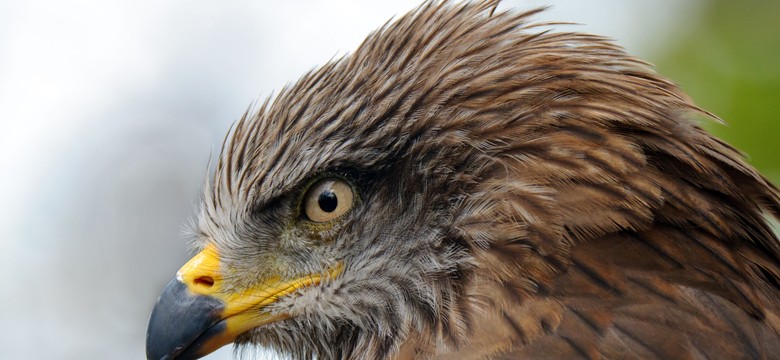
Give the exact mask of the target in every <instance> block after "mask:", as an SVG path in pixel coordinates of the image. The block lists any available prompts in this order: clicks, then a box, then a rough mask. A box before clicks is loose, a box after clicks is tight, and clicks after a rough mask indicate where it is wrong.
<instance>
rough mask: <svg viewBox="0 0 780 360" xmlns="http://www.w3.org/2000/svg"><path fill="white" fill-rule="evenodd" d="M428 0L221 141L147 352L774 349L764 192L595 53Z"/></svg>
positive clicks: (601, 52)
mask: <svg viewBox="0 0 780 360" xmlns="http://www.w3.org/2000/svg"><path fill="white" fill-rule="evenodd" d="M496 5H497V1H491V0H487V1H476V2H465V3H460V2H459V3H452V2H448V1H436V0H433V1H427V2H425V3H423V4H422V5H421V6H420V7H418V8H417V9H415V10H413V11H412V12H411V13H409V14H407V15H404V16H402V17H400V18H398V19H397V20H396V21H394V22H392V23H388V24H386V25H385V26H383V27H382V28H380V29H379V30H377V31H376V32H374V33H372V34H371V35H369V36H368V38H367V39H366V40H365V41H364V42H363V43H362V45H360V47H359V48H358V49H357V50H356V51H354V52H353V53H352V54H350V55H347V56H344V57H342V58H340V59H335V60H333V61H331V62H329V63H327V64H325V65H324V66H322V67H320V68H318V69H316V70H313V71H311V72H309V73H307V74H305V75H304V76H303V77H302V78H301V79H300V80H298V81H297V82H296V83H294V84H293V85H291V86H289V87H287V88H285V89H283V90H282V91H281V92H280V93H279V94H278V96H277V97H276V98H275V99H274V100H273V101H270V100H269V101H266V102H265V103H263V104H262V105H260V106H257V109H255V110H252V111H248V112H247V114H246V115H244V116H243V118H241V119H240V120H239V121H238V122H237V124H236V125H235V127H234V128H233V129H232V130H231V131H230V132H229V135H228V137H227V138H226V141H225V143H224V145H223V149H222V153H221V156H220V157H219V159H218V161H217V164H216V169H215V174H214V177H213V178H212V179H210V180H209V182H208V184H206V187H205V192H204V198H203V204H202V208H201V211H200V216H199V220H198V222H197V225H196V227H197V231H196V237H197V240H196V243H197V246H198V249H199V250H200V252H199V253H198V254H197V255H195V257H194V258H192V260H190V261H189V262H187V263H186V264H185V265H184V266H183V267H182V268H181V269H180V270H179V271H178V273H177V274H176V277H175V278H174V279H173V280H172V281H171V282H170V283H169V284H168V285H167V287H166V288H165V289H164V290H163V292H162V295H161V296H160V298H159V299H158V301H157V303H156V305H155V308H154V310H153V312H152V315H151V318H150V321H149V328H148V333H147V356H148V357H149V358H150V359H195V358H199V357H202V356H205V355H206V354H207V353H209V352H211V351H213V350H215V349H217V348H219V347H221V346H223V345H226V344H229V343H235V344H237V346H238V347H239V350H241V349H246V348H253V347H254V346H260V347H265V348H267V349H271V350H273V351H276V352H278V353H279V354H284V356H286V357H289V358H292V359H322V360H326V359H526V358H527V359H577V358H582V359H602V358H603V359H629V358H641V359H713V358H718V359H726V358H728V359H738V358H778V357H780V299H779V298H780V243H779V242H778V238H777V236H776V235H775V234H773V232H772V229H771V227H770V225H769V223H768V219H769V218H770V217H772V216H774V217H778V216H780V198H779V197H778V189H777V188H776V187H775V186H773V185H772V184H770V183H769V182H768V181H767V180H766V179H765V178H764V177H763V176H762V175H760V174H759V173H758V172H757V171H756V170H755V169H753V168H752V167H751V166H750V165H748V164H747V163H746V162H745V161H744V160H743V158H742V156H741V154H740V153H739V152H738V151H737V150H735V149H734V148H732V147H731V146H729V145H728V144H726V143H725V142H723V141H721V140H719V139H717V138H715V137H714V136H712V135H710V134H709V133H707V132H706V131H705V130H703V129H702V128H701V127H700V126H699V124H698V122H697V121H699V120H703V119H705V118H708V117H709V118H713V117H714V115H711V114H709V113H707V112H706V111H704V110H702V109H700V108H698V107H696V106H695V105H693V104H692V102H691V101H690V100H689V99H688V97H686V95H684V94H683V93H682V92H681V90H680V89H679V88H678V87H677V86H676V85H674V84H673V83H671V82H670V81H667V80H665V79H664V78H662V77H661V76H659V75H658V74H656V73H655V72H654V71H653V70H652V69H651V68H650V66H649V65H648V64H646V63H645V62H642V61H641V60H637V59H636V58H633V57H631V56H629V55H627V54H626V53H625V52H624V50H623V49H621V48H620V47H619V46H617V45H615V44H613V43H612V42H610V41H609V40H607V39H605V38H602V37H599V36H594V35H587V34H581V33H571V32H556V31H550V30H549V24H546V25H545V24H541V25H540V24H535V23H533V22H532V21H531V20H529V19H530V17H531V16H533V15H534V14H536V13H538V11H539V10H533V11H529V12H525V13H519V12H516V11H503V12H501V11H497V10H496Z"/></svg>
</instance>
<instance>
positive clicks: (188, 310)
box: [146, 245, 343, 360]
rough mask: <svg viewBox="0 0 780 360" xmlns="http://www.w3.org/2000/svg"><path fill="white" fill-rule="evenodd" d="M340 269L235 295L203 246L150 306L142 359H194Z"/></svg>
mask: <svg viewBox="0 0 780 360" xmlns="http://www.w3.org/2000/svg"><path fill="white" fill-rule="evenodd" d="M342 269H343V266H342V265H341V264H338V265H337V266H335V267H334V268H331V269H329V270H328V272H327V273H326V274H310V275H306V276H303V277H301V278H297V279H293V280H281V279H280V278H279V277H276V276H275V277H271V278H268V279H264V280H263V281H259V284H260V285H257V286H256V287H253V288H250V289H245V290H242V291H240V292H236V291H229V290H227V289H226V288H225V284H224V282H223V277H222V275H221V272H220V258H219V254H218V253H217V250H216V248H215V247H214V246H213V245H209V246H207V247H206V248H204V249H203V251H201V252H200V253H198V254H197V255H195V256H194V257H193V258H192V259H190V261H188V262H187V263H186V264H184V266H182V268H181V269H179V271H178V272H177V273H176V278H174V279H173V280H171V281H170V282H169V283H168V285H167V286H166V287H165V289H164V290H163V292H162V294H161V295H160V297H159V298H158V299H157V303H156V304H155V305H154V310H152V315H151V317H150V318H149V326H148V329H147V332H146V357H147V358H148V359H155V360H173V359H178V360H187V359H198V358H201V357H203V356H206V355H207V354H209V353H211V352H213V351H215V350H217V349H219V348H220V347H222V346H224V345H226V344H229V343H231V342H233V341H234V340H235V339H236V338H237V337H238V336H239V335H241V334H243V333H245V332H247V331H249V330H251V329H253V328H256V327H260V326H263V325H266V324H269V323H272V322H275V321H280V320H284V319H287V318H289V315H287V314H271V313H269V312H267V311H264V308H265V307H266V306H268V305H270V304H272V303H274V302H275V301H276V300H277V299H279V298H281V297H283V296H286V295H289V294H291V293H293V292H295V291H296V290H298V289H300V288H304V287H308V286H314V285H317V284H319V283H320V282H322V280H323V279H324V278H328V277H329V278H335V277H337V276H338V275H340V274H341V271H342Z"/></svg>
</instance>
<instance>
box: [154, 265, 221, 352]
mask: <svg viewBox="0 0 780 360" xmlns="http://www.w3.org/2000/svg"><path fill="white" fill-rule="evenodd" d="M223 309H224V304H223V303H222V302H221V301H220V300H218V299H216V298H212V297H209V296H203V295H197V294H193V293H192V292H190V291H188V290H187V286H186V285H185V284H184V283H182V282H181V281H178V280H177V279H173V280H171V281H170V282H169V283H168V285H166V286H165V289H164V290H163V291H162V294H160V297H159V298H158V299H157V302H156V303H155V305H154V309H153V310H152V314H151V315H150V317H149V325H148V328H147V331H146V357H147V359H149V360H172V359H179V360H184V359H197V358H199V357H201V356H202V355H194V354H197V353H198V347H199V346H198V345H199V343H198V342H197V340H198V338H199V337H201V335H203V334H204V333H207V332H213V331H215V330H217V329H215V328H213V326H214V325H215V324H216V323H217V322H219V320H220V316H219V315H220V314H221V312H222V310H223ZM217 328H219V326H217ZM203 355H205V354H203Z"/></svg>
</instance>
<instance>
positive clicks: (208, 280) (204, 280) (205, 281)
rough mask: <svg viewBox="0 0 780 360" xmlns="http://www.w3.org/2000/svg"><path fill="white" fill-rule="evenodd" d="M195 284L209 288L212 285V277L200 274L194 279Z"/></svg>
mask: <svg viewBox="0 0 780 360" xmlns="http://www.w3.org/2000/svg"><path fill="white" fill-rule="evenodd" d="M195 285H197V286H203V287H207V288H210V287H212V286H214V278H213V277H211V276H201V277H199V278H197V279H195Z"/></svg>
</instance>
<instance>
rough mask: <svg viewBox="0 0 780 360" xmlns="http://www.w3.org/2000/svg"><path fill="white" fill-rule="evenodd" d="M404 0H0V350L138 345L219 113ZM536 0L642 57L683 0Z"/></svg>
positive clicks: (180, 255) (369, 26) (102, 352)
mask: <svg viewBox="0 0 780 360" xmlns="http://www.w3.org/2000/svg"><path fill="white" fill-rule="evenodd" d="M417 3H418V1H409V0H404V1H393V2H389V1H357V0H351V1H349V0H341V1H314V0H308V1H288V2H284V3H282V2H274V3H271V2H270V1H268V2H261V1H238V0H226V1H225V0H223V1H202V0H188V1H184V0H180V1H168V0H166V1H159V0H157V1H151V0H143V1H130V0H120V1H103V0H73V1H57V0H27V1H12V0H0V172H1V173H2V174H3V175H2V177H0V274H2V279H3V281H2V286H0V319H2V324H3V329H4V330H3V333H4V334H3V336H0V358H3V359H118V360H119V359H140V358H143V357H144V337H145V327H146V321H147V319H148V315H149V312H150V311H151V308H152V306H153V303H154V300H155V298H156V297H157V294H158V293H159V291H160V290H161V289H162V287H163V286H164V285H165V283H166V282H167V281H168V279H170V278H171V277H172V276H173V275H174V272H175V271H176V269H177V268H178V267H179V266H180V265H181V264H183V263H184V261H186V259H187V258H188V256H189V255H190V254H189V253H188V249H187V244H186V237H183V236H182V235H181V234H182V229H184V228H185V225H186V223H187V219H188V217H190V216H192V215H193V214H194V213H195V209H196V207H197V201H198V196H199V192H200V187H201V184H202V180H203V179H204V177H205V176H206V175H205V174H206V171H207V169H206V166H207V162H208V159H209V156H210V154H214V155H215V156H216V155H217V151H218V148H219V145H220V143H221V140H222V137H223V136H224V133H225V132H226V131H227V129H228V127H229V126H230V124H231V123H232V122H233V121H235V120H236V119H238V118H239V117H240V116H241V114H242V113H243V111H244V110H245V109H246V108H247V107H248V106H249V105H250V104H251V103H252V102H253V101H255V100H257V99H260V98H264V97H266V96H268V95H270V94H271V93H272V91H273V90H274V89H280V88H281V87H282V86H283V85H284V84H286V83H288V82H292V81H294V80H296V79H297V78H298V77H299V76H300V75H301V74H302V73H304V72H305V71H307V70H308V69H310V68H312V67H315V66H317V65H318V64H323V63H325V62H326V61H328V60H329V59H331V58H333V57H334V56H336V55H341V54H344V53H346V52H349V51H350V50H353V49H354V48H355V47H356V46H357V45H358V44H359V43H360V42H361V41H362V39H363V38H364V37H365V36H366V35H367V34H368V33H369V32H370V31H371V30H373V29H375V28H376V27H378V26H380V25H382V24H383V23H384V22H385V21H386V20H387V19H389V18H390V17H391V16H394V15H398V14H402V13H404V12H406V11H408V10H409V9H411V8H413V7H414V6H415V5H416V4H417ZM545 4H548V5H552V6H553V8H552V9H551V10H549V11H548V12H546V13H544V14H543V15H542V16H539V20H556V21H571V22H577V23H582V24H586V25H582V26H576V27H567V30H571V29H576V30H579V31H586V32H593V33H597V34H601V35H608V36H611V37H613V38H615V39H617V41H618V42H619V43H621V44H623V45H624V46H626V47H627V48H628V49H629V51H630V52H632V53H634V54H637V55H640V56H642V57H645V58H647V57H650V58H652V56H653V54H657V53H658V52H659V51H662V50H663V44H664V43H665V42H667V41H669V39H670V37H671V36H674V34H675V32H678V31H685V28H686V24H690V23H691V22H695V19H696V16H697V9H698V5H699V1H684V2H683V1H675V0H656V1H643V0H631V1H618V0H612V1H607V0H594V1H581V0H560V1H555V0H549V1H546V2H545V1H536V0H530V1H521V0H517V1H506V2H504V3H503V4H502V7H503V8H509V7H513V8H518V9H529V8H533V7H537V6H541V5H545ZM230 357H231V351H230V349H223V350H221V351H219V352H217V353H215V354H213V355H211V356H209V357H207V359H212V360H215V359H229V358H230Z"/></svg>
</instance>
